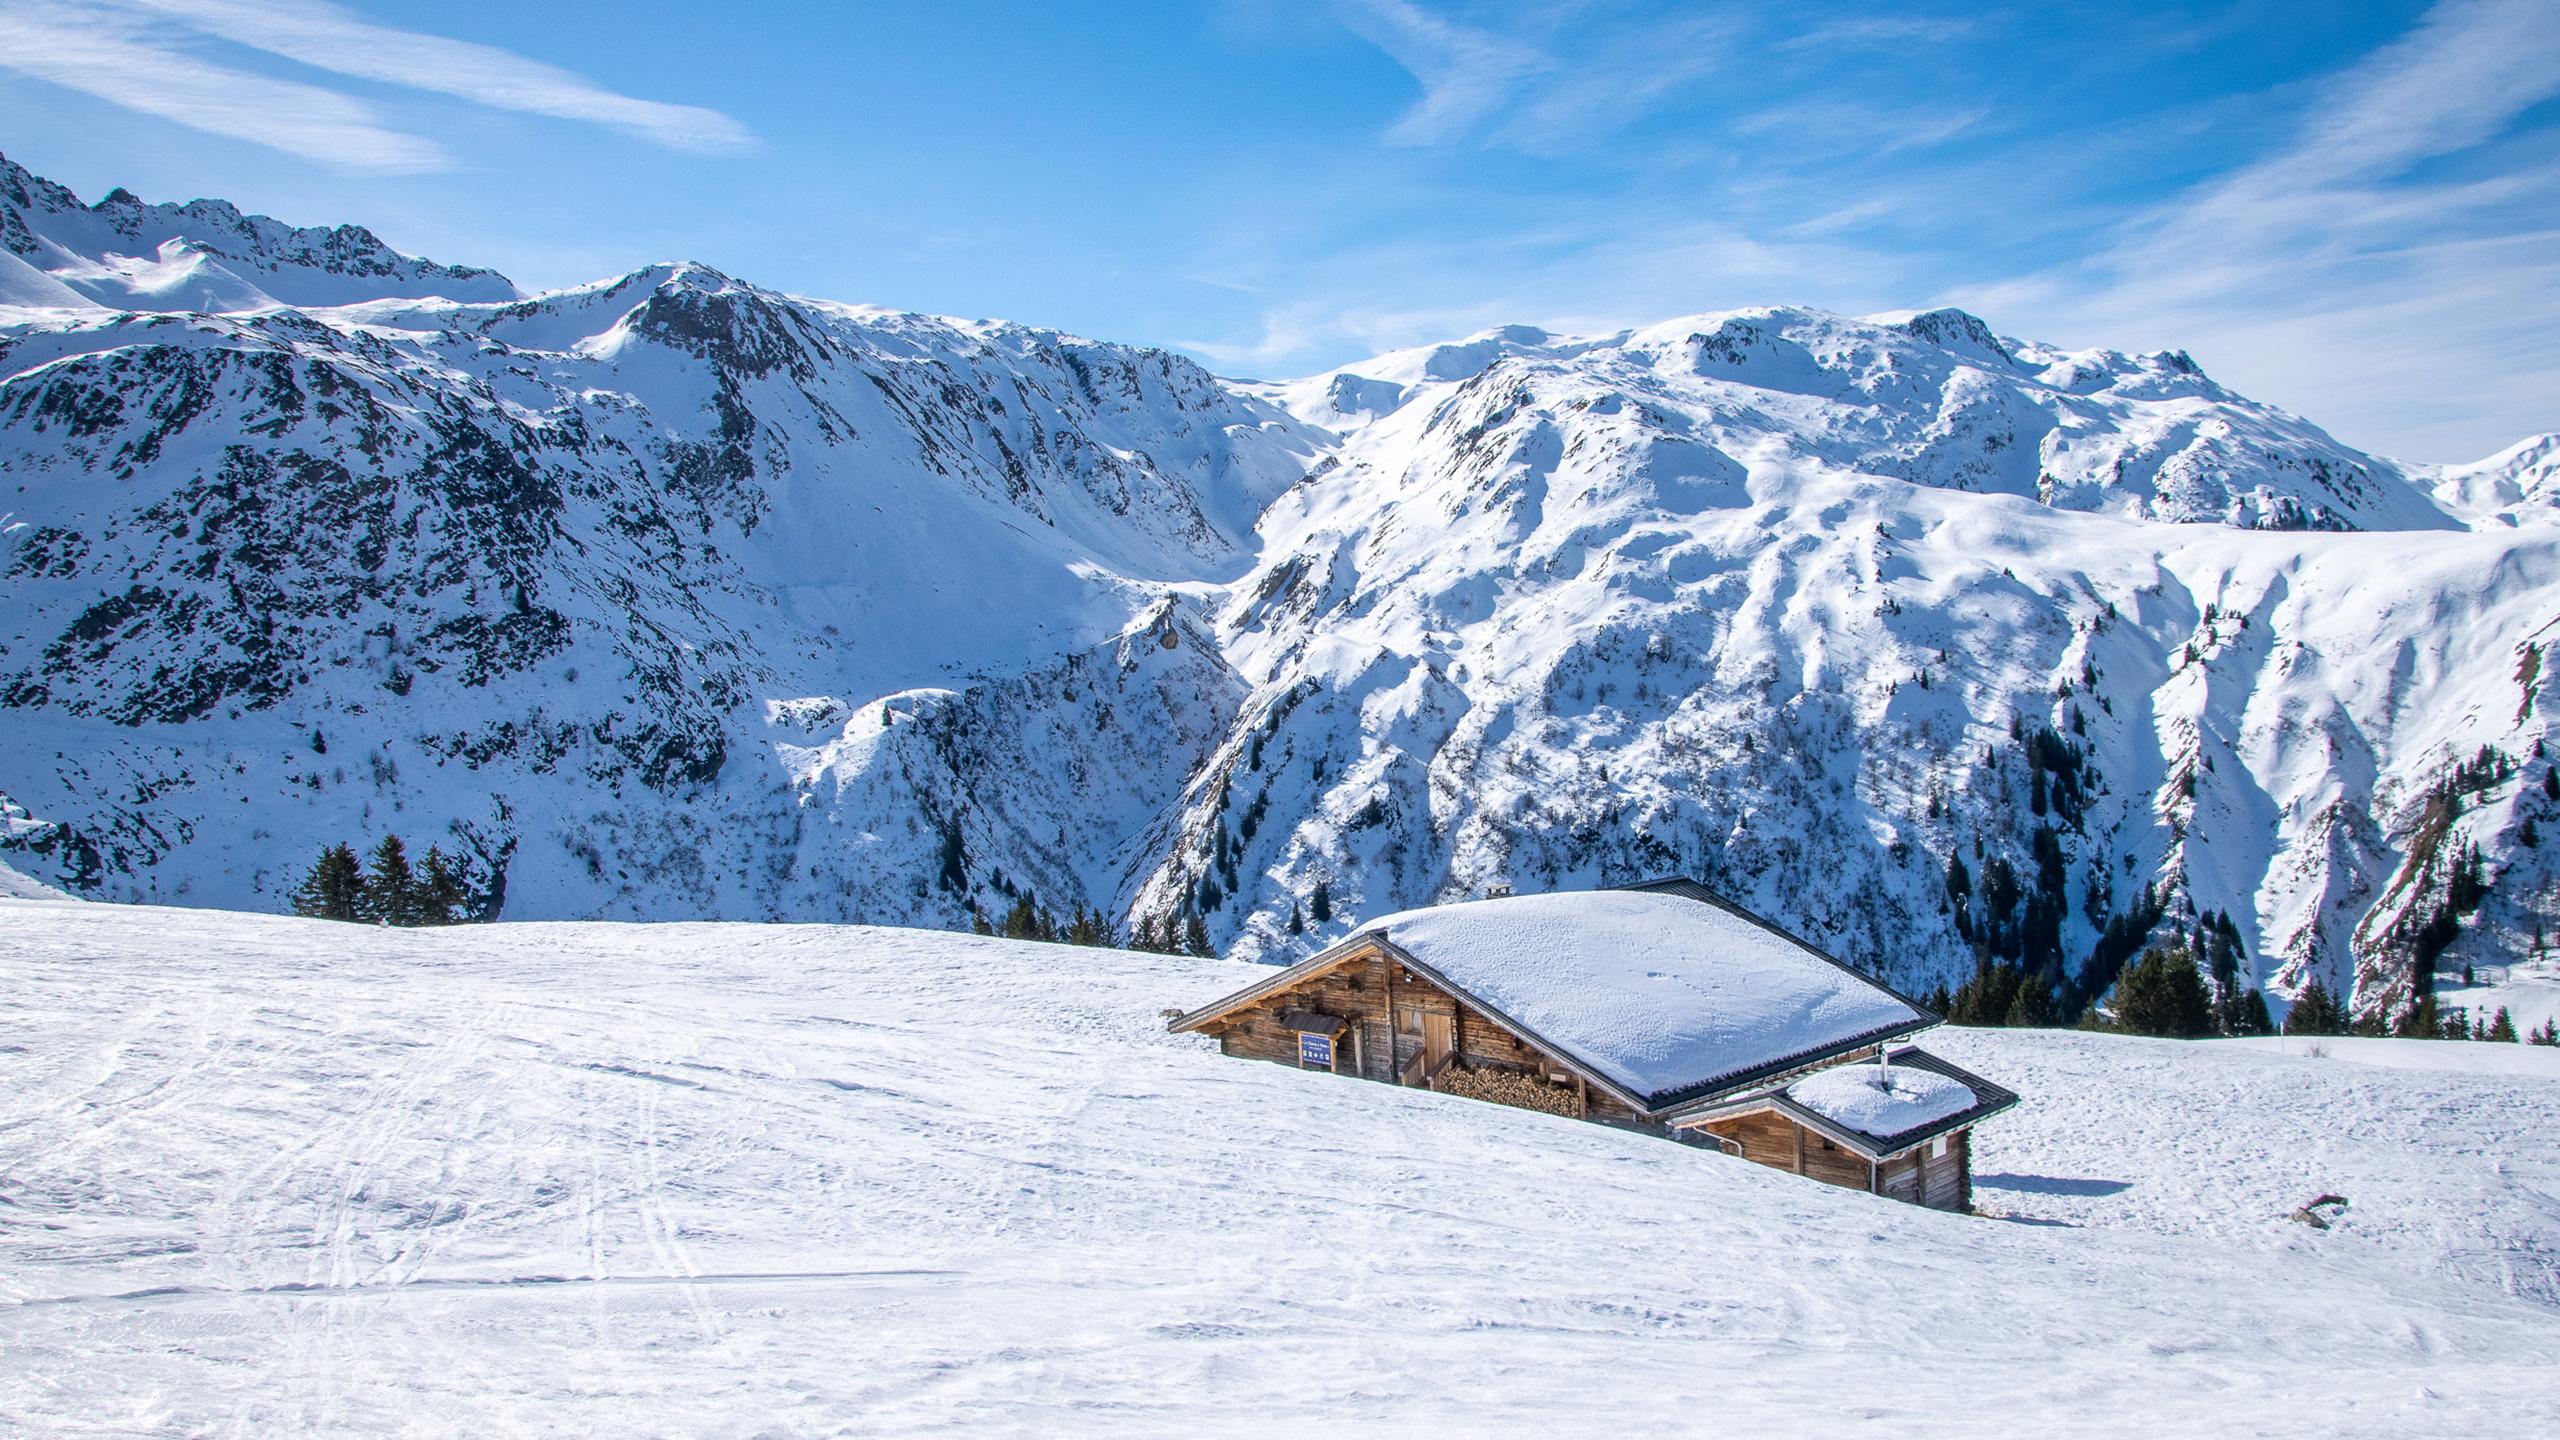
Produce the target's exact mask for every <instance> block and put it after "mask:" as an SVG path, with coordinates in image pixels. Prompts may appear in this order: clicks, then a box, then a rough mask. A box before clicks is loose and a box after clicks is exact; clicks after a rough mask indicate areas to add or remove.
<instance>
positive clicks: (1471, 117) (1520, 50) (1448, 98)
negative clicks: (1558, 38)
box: [1344, 0, 1553, 145]
mask: <svg viewBox="0 0 2560 1440" xmlns="http://www.w3.org/2000/svg"><path fill="white" fill-rule="evenodd" d="M1344 18H1345V19H1346V21H1347V22H1348V23H1349V24H1350V26H1351V28H1352V30H1353V31H1354V32H1356V33H1357V34H1358V35H1359V36H1360V37H1361V38H1362V39H1365V40H1367V41H1368V42H1369V43H1371V44H1373V45H1375V46H1377V47H1378V48H1379V49H1381V50H1384V51H1385V52H1387V57H1388V58H1389V59H1391V60H1393V61H1395V62H1396V63H1397V64H1398V65H1401V66H1403V67H1404V68H1405V71H1406V73H1408V74H1410V75H1411V76H1413V78H1414V79H1415V80H1417V81H1419V82H1421V85H1422V99H1421V100H1419V101H1417V102H1416V103H1415V104H1414V106H1413V108H1412V109H1410V110H1408V111H1406V112H1405V113H1404V116H1403V117H1402V118H1401V119H1399V120H1397V121H1396V123H1395V124H1394V125H1393V126H1392V127H1390V128H1389V129H1388V131H1387V138H1388V139H1389V140H1391V141H1394V142H1395V143H1397V144H1400V145H1429V144H1437V143H1440V142H1443V141H1448V140H1454V139H1457V138H1459V137H1460V136H1462V135H1464V134H1466V133H1467V132H1469V131H1470V130H1473V129H1474V128H1475V127H1476V126H1477V125H1479V124H1481V123H1482V122H1483V121H1485V120H1486V119H1488V118H1490V117H1491V116H1493V115H1495V114H1497V113H1499V112H1500V111H1501V110H1502V109H1503V108H1504V107H1505V106H1507V105H1508V104H1510V103H1511V101H1512V99H1513V97H1514V96H1515V95H1517V94H1518V93H1519V91H1520V88H1521V87H1522V86H1523V85H1524V84H1525V83H1526V82H1527V81H1528V80H1529V79H1530V77H1532V76H1534V75H1536V74H1538V73H1539V72H1540V71H1543V70H1547V69H1550V68H1551V67H1552V64H1553V62H1551V61H1549V60H1548V59H1547V58H1546V57H1545V56H1544V55H1541V54H1539V53H1538V52H1537V50H1535V49H1533V48H1531V47H1530V46H1527V45H1524V44H1520V43H1518V42H1516V41H1512V40H1506V39H1504V38H1503V37H1501V36H1499V35H1496V34H1494V33H1493V32H1491V31H1489V30H1483V29H1479V28H1476V27H1474V26H1469V25H1461V24H1458V23H1457V22H1455V21H1451V20H1444V19H1442V18H1441V17H1439V16H1437V15H1434V14H1432V13H1431V12H1430V11H1427V10H1425V9H1423V8H1422V7H1421V6H1420V5H1417V4H1414V3H1412V0H1356V3H1352V4H1349V5H1347V6H1345V8H1344Z"/></svg>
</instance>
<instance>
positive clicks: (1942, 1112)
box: [1786, 1065, 1982, 1141]
mask: <svg viewBox="0 0 2560 1440" xmlns="http://www.w3.org/2000/svg"><path fill="white" fill-rule="evenodd" d="M1786 1094H1787V1098H1788V1099H1790V1100H1793V1101H1794V1102H1796V1103H1797V1104H1798V1105H1801V1106H1803V1107H1804V1108H1805V1109H1807V1110H1810V1111H1812V1112H1813V1113H1814V1114H1816V1115H1819V1116H1821V1117H1822V1118H1823V1119H1825V1120H1828V1121H1830V1122H1831V1123H1832V1124H1834V1125H1838V1126H1840V1127H1841V1128H1843V1129H1847V1130H1855V1131H1857V1132H1858V1133H1859V1134H1861V1135H1865V1136H1870V1137H1872V1138H1874V1139H1877V1140H1884V1141H1890V1140H1893V1139H1895V1138H1896V1137H1898V1136H1903V1135H1908V1134H1910V1133H1911V1132H1913V1131H1915V1130H1919V1129H1922V1128H1924V1127H1926V1126H1929V1125H1933V1124H1935V1123H1937V1122H1938V1121H1940V1120H1945V1119H1948V1118H1950V1117H1952V1116H1956V1115H1961V1114H1963V1113H1964V1112H1965V1111H1967V1110H1970V1109H1972V1108H1973V1107H1974V1106H1976V1105H1978V1104H1980V1103H1982V1097H1981V1096H1978V1095H1976V1094H1974V1093H1973V1087H1972V1086H1970V1085H1967V1084H1965V1083H1964V1082H1963V1081H1961V1080H1959V1079H1957V1078H1955V1077H1954V1076H1952V1075H1942V1074H1940V1073H1938V1072H1937V1071H1935V1070H1923V1069H1920V1068H1919V1067H1917V1066H1910V1065H1834V1066H1832V1067H1831V1068H1830V1069H1828V1070H1816V1071H1814V1072H1813V1073H1812V1074H1810V1075H1807V1076H1806V1077H1804V1078H1803V1079H1801V1080H1798V1081H1797V1082H1795V1083H1794V1084H1792V1085H1789V1086H1788V1087H1787V1091H1786Z"/></svg>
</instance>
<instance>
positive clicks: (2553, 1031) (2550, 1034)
mask: <svg viewBox="0 0 2560 1440" xmlns="http://www.w3.org/2000/svg"><path fill="white" fill-rule="evenodd" d="M2524 1043H2526V1044H2527V1045H2560V1023H2555V1022H2553V1021H2550V1020H2545V1021H2543V1022H2542V1028H2541V1029H2539V1030H2528V1031H2526V1032H2525V1035H2524Z"/></svg>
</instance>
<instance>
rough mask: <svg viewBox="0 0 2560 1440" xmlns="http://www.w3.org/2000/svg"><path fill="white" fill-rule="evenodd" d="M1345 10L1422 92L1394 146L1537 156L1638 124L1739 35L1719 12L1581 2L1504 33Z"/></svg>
mask: <svg viewBox="0 0 2560 1440" xmlns="http://www.w3.org/2000/svg"><path fill="white" fill-rule="evenodd" d="M1601 8H1613V7H1601ZM1339 9H1340V12H1341V14H1342V16H1343V19H1344V22H1345V23H1346V24H1348V25H1349V26H1350V27H1351V29H1352V31H1353V33H1355V34H1357V35H1359V36H1360V37H1361V38H1362V39H1365V40H1367V41H1368V42H1369V43H1371V44H1373V45H1375V46H1377V47H1378V48H1379V49H1380V50H1383V51H1385V52H1386V54H1387V57H1388V58H1389V59H1391V60H1393V61H1395V62H1396V63H1397V64H1398V65H1400V66H1402V67H1404V69H1405V71H1406V73H1408V74H1410V75H1412V76H1413V78H1414V79H1415V80H1416V81H1417V82H1418V83H1420V85H1421V86H1422V98H1421V99H1420V100H1419V101H1417V102H1415V104H1414V105H1413V107H1412V108H1411V109H1409V110H1407V111H1406V112H1405V113H1404V114H1403V115H1402V116H1401V117H1399V118H1398V119H1397V120H1396V122H1395V124H1394V125H1392V126H1390V127H1388V129H1387V132H1386V138H1387V140H1388V141H1389V142H1391V143H1394V144H1398V145H1441V144H1450V143H1454V142H1457V141H1462V140H1468V139H1483V140H1489V141H1492V142H1494V143H1497V144H1502V145H1508V146H1511V147H1514V148H1516V149H1521V150H1526V151H1530V152H1533V153H1553V152H1556V151H1560V150H1564V149H1569V148H1571V147H1572V146H1574V145H1576V144H1579V143H1581V142H1584V141H1586V140H1589V139H1591V138H1592V137H1594V136H1598V135H1603V134H1606V133H1607V132H1609V131H1611V130H1614V129H1617V128H1618V127H1620V126H1622V125H1625V124H1628V123H1630V122H1632V121H1634V120H1636V119H1639V118H1641V117H1642V116H1643V115H1644V114H1645V113H1646V112H1648V111H1650V110H1651V109H1653V108H1654V107H1655V106H1656V105H1658V104H1659V103H1661V102H1662V101H1663V100H1664V99H1666V98H1667V97H1668V96H1670V95H1671V94H1672V93H1673V92H1674V91H1676V90H1678V89H1679V88H1680V87H1682V86H1684V85H1686V84H1688V83H1689V82H1690V81H1692V80H1694V79H1696V78H1697V77H1698V76H1700V75H1702V74H1705V73H1706V72H1707V71H1709V70H1711V69H1713V68H1714V67H1715V65H1716V64H1717V63H1718V62H1719V61H1720V60H1721V59H1722V57H1723V55H1724V52H1725V49H1726V46H1727V42H1728V41H1729V39H1730V36H1731V33H1732V29H1733V22H1731V21H1729V20H1727V19H1726V18H1724V17H1722V16H1720V15H1663V14H1654V13H1648V12H1640V11H1622V12H1621V13H1618V14H1615V15H1603V14H1598V13H1593V12H1594V7H1591V6H1576V5H1562V6H1536V7H1533V8H1532V9H1531V11H1530V12H1529V13H1528V14H1526V15H1524V16H1522V17H1519V18H1516V19H1514V20H1513V21H1512V22H1511V23H1509V24H1506V25H1493V24H1466V23H1462V22H1460V21H1457V20H1452V19H1449V18H1446V17H1445V16H1442V15H1440V14H1437V13H1435V12H1433V11H1431V10H1427V9H1425V8H1423V6H1422V5H1420V4H1418V3H1416V0H1339Z"/></svg>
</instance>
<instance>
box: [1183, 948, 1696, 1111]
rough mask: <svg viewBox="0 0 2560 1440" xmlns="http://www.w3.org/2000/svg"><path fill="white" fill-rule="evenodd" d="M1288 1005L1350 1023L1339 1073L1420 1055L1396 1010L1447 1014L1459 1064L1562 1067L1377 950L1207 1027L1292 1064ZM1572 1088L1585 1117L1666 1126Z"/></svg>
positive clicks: (1383, 1075)
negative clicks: (1285, 1021)
mask: <svg viewBox="0 0 2560 1440" xmlns="http://www.w3.org/2000/svg"><path fill="white" fill-rule="evenodd" d="M1289 1010H1312V1011H1315V1012H1317V1013H1319V1014H1323V1015H1335V1016H1339V1017H1341V1018H1342V1019H1343V1020H1345V1021H1347V1022H1349V1024H1350V1025H1351V1026H1352V1027H1353V1028H1354V1029H1356V1030H1357V1031H1358V1032H1359V1035H1360V1047H1359V1060H1358V1062H1357V1068H1356V1069H1355V1065H1354V1061H1353V1058H1352V1048H1351V1036H1350V1032H1348V1031H1346V1032H1345V1033H1344V1034H1343V1036H1342V1038H1341V1039H1340V1040H1339V1041H1337V1042H1336V1048H1337V1050H1338V1051H1339V1059H1338V1060H1337V1062H1336V1069H1337V1071H1338V1072H1339V1073H1341V1074H1346V1075H1348V1074H1354V1073H1356V1074H1358V1075H1360V1076H1361V1077H1362V1078H1363V1079H1368V1080H1382V1081H1386V1082H1388V1083H1390V1084H1393V1083H1395V1080H1396V1077H1397V1076H1398V1075H1399V1074H1401V1073H1402V1072H1403V1069H1404V1066H1405V1065H1406V1064H1407V1063H1408V1062H1410V1061H1412V1060H1414V1059H1415V1058H1417V1057H1418V1056H1420V1055H1421V1053H1422V1035H1421V1033H1420V1030H1419V1029H1418V1028H1416V1029H1414V1030H1409V1031H1399V1030H1397V1029H1396V1020H1397V1017H1398V1014H1399V1012H1416V1013H1422V1014H1433V1015H1445V1016H1448V1017H1449V1018H1450V1022H1451V1029H1452V1031H1453V1033H1454V1037H1455V1040H1456V1052H1457V1057H1458V1063H1459V1064H1461V1065H1465V1066H1469V1067H1471V1068H1477V1069H1495V1070H1503V1071H1510V1072H1516V1073H1519V1074H1523V1075H1530V1076H1535V1077H1537V1078H1538V1079H1539V1080H1540V1081H1541V1083H1544V1082H1545V1081H1546V1077H1548V1076H1549V1075H1552V1074H1555V1073H1559V1072H1562V1071H1563V1070H1564V1067H1563V1066H1561V1065H1560V1064H1558V1063H1557V1062H1555V1061H1553V1060H1551V1059H1550V1058H1549V1057H1547V1056H1546V1055H1544V1054H1542V1053H1541V1052H1539V1051H1538V1050H1537V1049H1535V1048H1534V1047H1532V1046H1530V1045H1529V1044H1527V1043H1526V1042H1524V1041H1522V1040H1521V1039H1520V1038H1519V1037H1518V1036H1516V1035H1514V1034H1512V1033H1511V1032H1510V1031H1509V1030H1507V1029H1505V1028H1504V1027H1503V1026H1502V1025H1501V1024H1500V1023H1499V1022H1497V1021H1495V1020H1494V1019H1493V1018H1492V1017H1491V1016H1489V1015H1486V1014H1485V1013H1484V1012H1483V1011H1481V1010H1479V1009H1477V1008H1476V1007H1475V1006H1472V1005H1469V1004H1467V1003H1466V1002H1465V1001H1463V1000H1461V999H1459V998H1458V997H1457V996H1455V995H1452V994H1450V993H1449V992H1448V991H1446V990H1443V989H1441V988H1440V987H1439V986H1438V985H1436V984H1433V983H1432V982H1431V981H1429V980H1427V979H1425V978H1423V977H1422V976H1420V975H1417V974H1415V973H1413V972H1412V971H1410V970H1407V969H1405V968H1404V967H1403V966H1401V965H1391V963H1390V962H1389V961H1388V959H1387V957H1386V953H1385V952H1384V951H1380V950H1372V951H1370V952H1368V953H1367V954H1365V955H1362V956H1359V957H1357V958H1355V959H1353V960H1351V961H1350V962H1348V963H1346V964H1343V965H1339V966H1336V967H1334V968H1333V969H1331V970H1328V971H1326V972H1325V973H1324V974H1322V975H1319V976H1317V977H1315V978H1314V979H1312V980H1310V981H1308V982H1307V983H1305V984H1303V985H1297V986H1293V987H1291V988H1290V989H1287V990H1283V991H1280V992H1278V993H1276V994H1272V995H1266V996H1264V997H1263V998H1262V999H1260V1000H1258V1001H1255V1002H1254V1003H1253V1004H1252V1005H1250V1006H1248V1007H1246V1008H1244V1009H1242V1010H1237V1011H1235V1012H1233V1013H1231V1014H1230V1015H1228V1016H1227V1017H1225V1018H1224V1019H1223V1020H1222V1021H1220V1022H1219V1023H1218V1024H1217V1025H1216V1026H1213V1027H1212V1030H1213V1033H1215V1034H1216V1035H1217V1037H1218V1045H1219V1048H1220V1049H1221V1050H1223V1051H1225V1052H1226V1053H1227V1054H1229V1055H1234V1056H1239V1057H1242V1058H1244V1059H1249V1060H1269V1061H1274V1062H1276V1063H1279V1064H1282V1065H1295V1064H1297V1063H1298V1035H1297V1032H1296V1031H1294V1030H1291V1029H1289V1028H1288V1027H1287V1026H1285V1025H1282V1024H1281V1023H1280V1016H1281V1014H1282V1012H1284V1011H1289ZM1558 1088H1559V1089H1561V1088H1565V1087H1561V1086H1560V1087H1558ZM1573 1088H1575V1089H1578V1090H1579V1091H1581V1094H1582V1105H1583V1118H1584V1119H1587V1120H1596V1121H1598V1122H1600V1123H1601V1124H1604V1125H1616V1126H1619V1127H1621V1128H1623V1129H1631V1130H1642V1131H1644V1132H1646V1133H1648V1134H1656V1135H1658V1134H1662V1133H1664V1131H1663V1126H1662V1125H1661V1124H1660V1123H1658V1122H1656V1121H1654V1120H1652V1119H1650V1118H1648V1117H1646V1116H1644V1115H1642V1114H1640V1113H1638V1112H1637V1111H1636V1110H1634V1109H1632V1108H1631V1107H1629V1106H1628V1105H1626V1104H1625V1103H1624V1102H1623V1101H1620V1100H1619V1099H1617V1098H1616V1097H1615V1096H1612V1095H1609V1094H1608V1093H1606V1092H1605V1091H1601V1090H1599V1089H1596V1088H1593V1087H1591V1086H1589V1085H1588V1084H1585V1085H1581V1086H1577V1087H1573Z"/></svg>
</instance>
